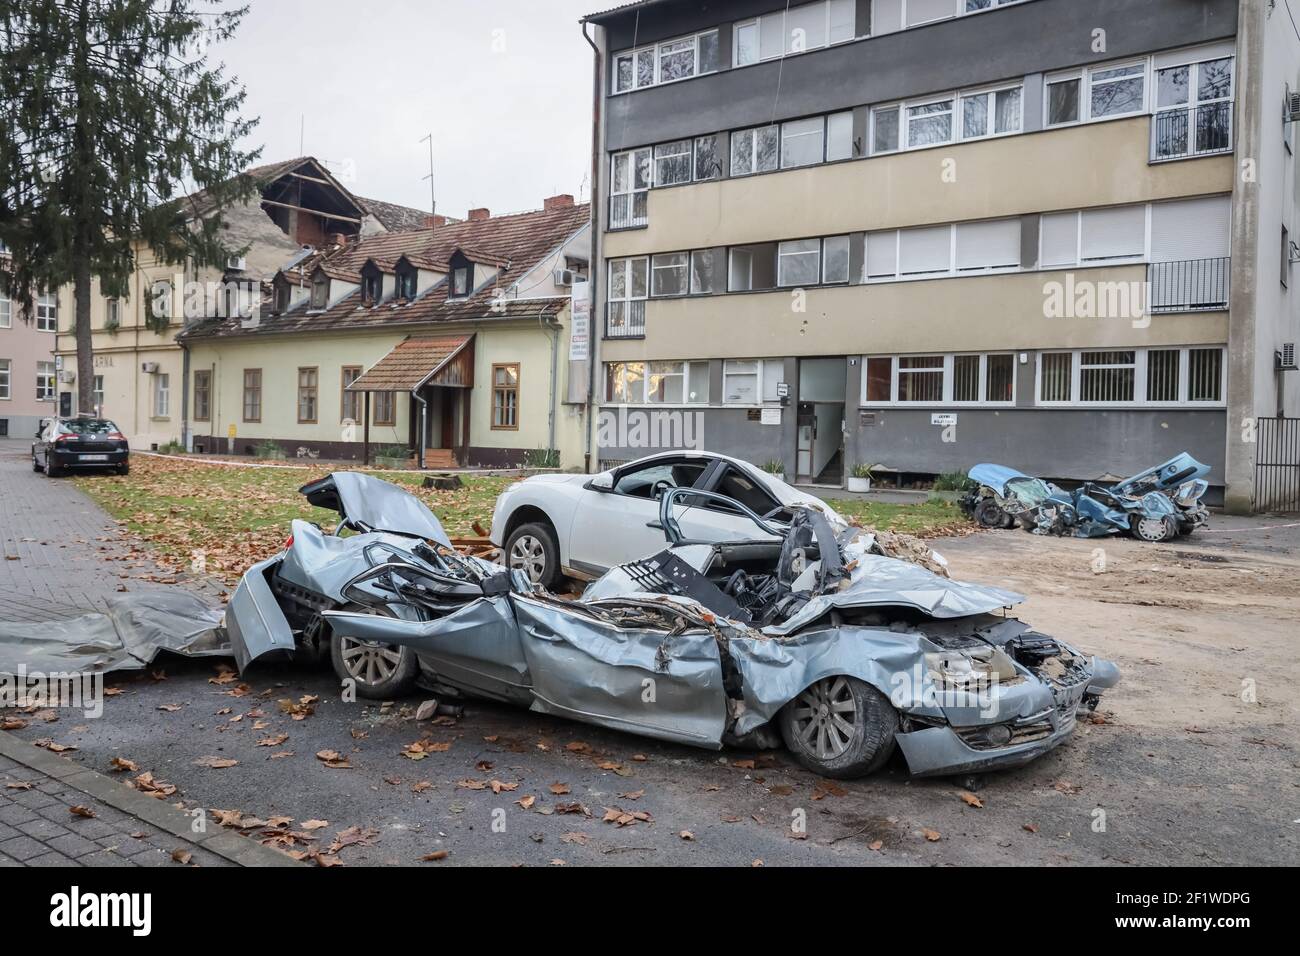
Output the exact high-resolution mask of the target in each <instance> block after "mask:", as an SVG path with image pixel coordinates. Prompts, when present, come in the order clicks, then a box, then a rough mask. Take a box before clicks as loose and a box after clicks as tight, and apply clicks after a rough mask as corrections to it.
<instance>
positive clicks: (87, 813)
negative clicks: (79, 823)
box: [68, 806, 98, 820]
mask: <svg viewBox="0 0 1300 956" xmlns="http://www.w3.org/2000/svg"><path fill="white" fill-rule="evenodd" d="M68 812H69V813H71V814H72V815H73V816H74V817H86V818H87V819H90V820H93V819H94V818H95V817H96V816H98V814H97V813H95V811H94V810H92V809H90V807H82V806H75V807H68Z"/></svg>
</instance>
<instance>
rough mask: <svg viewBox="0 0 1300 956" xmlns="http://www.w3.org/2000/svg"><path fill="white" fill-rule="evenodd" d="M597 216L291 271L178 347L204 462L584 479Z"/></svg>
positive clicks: (395, 245)
mask: <svg viewBox="0 0 1300 956" xmlns="http://www.w3.org/2000/svg"><path fill="white" fill-rule="evenodd" d="M589 214H590V213H589V208H588V207H587V206H585V205H576V204H575V203H574V202H573V198H572V197H571V196H557V197H553V198H552V199H549V200H547V201H546V204H545V208H543V209H541V210H538V211H536V212H529V213H521V214H516V215H509V216H498V217H492V216H491V215H490V213H489V212H488V210H486V209H479V210H473V211H471V213H470V216H469V219H468V220H467V221H465V222H454V223H447V224H440V225H437V226H435V227H434V228H432V229H424V230H417V231H411V232H403V233H389V234H379V235H371V236H364V237H361V238H359V239H354V240H350V241H348V242H346V243H345V244H344V245H342V246H341V247H339V248H334V249H331V250H328V251H325V252H318V253H314V254H312V255H309V256H305V257H303V258H302V259H301V260H300V261H297V262H294V263H292V264H291V265H289V266H288V267H286V268H283V269H281V270H280V271H279V272H278V273H277V274H276V276H275V277H274V279H273V280H272V282H271V293H270V295H269V296H268V298H267V299H266V301H265V302H263V303H261V306H260V308H258V309H256V310H253V311H252V314H248V315H243V316H240V315H228V316H225V317H217V318H211V319H206V320H203V321H199V322H194V323H191V324H189V325H188V326H187V327H186V329H185V330H184V331H183V332H182V333H181V334H180V335H179V336H178V343H179V346H180V347H181V348H183V349H184V350H185V351H186V353H187V355H188V361H187V363H186V365H187V368H188V371H187V373H186V376H187V392H188V396H189V400H188V402H187V406H186V407H187V416H188V417H187V426H188V433H189V435H190V436H191V439H190V440H191V443H192V446H193V448H194V450H195V451H198V452H203V453H208V454H214V453H219V454H231V453H234V454H255V453H258V452H259V451H261V450H263V449H265V448H267V446H268V445H270V444H274V445H275V446H277V447H278V449H279V450H280V451H281V452H283V453H284V454H286V455H288V456H289V457H305V456H311V457H318V456H319V457H327V458H341V459H361V458H363V457H364V456H365V455H366V454H367V450H369V452H370V453H371V454H372V455H373V454H374V453H375V452H376V451H380V452H383V453H384V454H385V455H388V456H391V455H399V456H401V457H411V458H413V459H414V460H415V461H417V462H423V464H425V465H426V466H429V467H453V466H461V467H467V466H477V465H484V466H498V465H506V464H517V463H520V462H522V461H523V460H524V459H525V457H526V456H529V455H530V453H534V452H537V451H540V450H554V451H557V452H558V453H559V457H560V462H561V465H562V466H563V467H575V466H581V465H582V463H583V461H582V449H583V435H584V427H583V426H584V412H585V408H586V406H585V405H584V404H583V401H584V400H585V392H584V391H583V389H584V388H585V384H586V380H587V375H588V372H587V366H586V362H585V356H583V355H582V353H581V349H580V348H578V349H575V348H574V346H573V342H572V336H571V333H572V312H573V309H572V303H573V290H574V286H575V283H576V284H577V286H578V288H579V289H580V290H581V289H582V288H583V287H584V285H585V283H584V277H585V275H586V269H587V259H588V254H589V251H588V250H589V233H588V230H589ZM579 343H580V345H581V344H582V343H583V337H582V336H581V335H580V336H579ZM571 386H572V388H571Z"/></svg>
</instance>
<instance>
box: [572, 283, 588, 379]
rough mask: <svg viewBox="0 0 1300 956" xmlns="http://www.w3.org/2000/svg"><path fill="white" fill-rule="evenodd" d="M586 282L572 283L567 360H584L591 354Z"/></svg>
mask: <svg viewBox="0 0 1300 956" xmlns="http://www.w3.org/2000/svg"><path fill="white" fill-rule="evenodd" d="M589 288H590V286H589V285H588V284H587V283H586V282H575V283H573V324H572V327H571V328H570V329H569V361H570V362H585V361H587V359H588V358H589V357H590V356H591V298H590V296H589V295H588V293H587V290H588V289H589Z"/></svg>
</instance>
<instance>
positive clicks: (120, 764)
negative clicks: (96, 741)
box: [108, 757, 140, 773]
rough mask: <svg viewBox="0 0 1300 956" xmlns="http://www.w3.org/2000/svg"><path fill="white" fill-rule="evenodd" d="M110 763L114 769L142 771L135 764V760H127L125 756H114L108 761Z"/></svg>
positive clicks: (133, 771)
mask: <svg viewBox="0 0 1300 956" xmlns="http://www.w3.org/2000/svg"><path fill="white" fill-rule="evenodd" d="M108 765H109V766H110V767H112V768H113V769H114V770H129V771H131V773H139V772H140V768H139V767H138V766H136V765H135V763H134V761H131V760H127V759H126V758H125V757H114V758H113V759H112V760H110V761H109V762H108Z"/></svg>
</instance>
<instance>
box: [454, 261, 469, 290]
mask: <svg viewBox="0 0 1300 956" xmlns="http://www.w3.org/2000/svg"><path fill="white" fill-rule="evenodd" d="M451 294H452V295H453V296H454V297H456V298H464V297H465V296H467V295H469V266H460V267H458V268H457V269H456V270H455V271H454V272H452V274H451Z"/></svg>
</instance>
